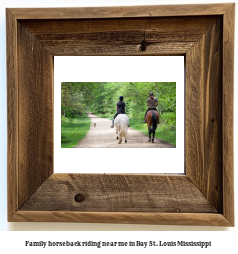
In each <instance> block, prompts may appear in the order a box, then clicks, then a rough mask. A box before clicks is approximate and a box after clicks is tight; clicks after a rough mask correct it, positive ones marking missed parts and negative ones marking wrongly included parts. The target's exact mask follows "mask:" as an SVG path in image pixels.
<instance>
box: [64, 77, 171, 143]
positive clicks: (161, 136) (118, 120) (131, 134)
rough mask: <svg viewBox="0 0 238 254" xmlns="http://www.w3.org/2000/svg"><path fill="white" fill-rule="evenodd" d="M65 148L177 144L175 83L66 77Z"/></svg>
mask: <svg viewBox="0 0 238 254" xmlns="http://www.w3.org/2000/svg"><path fill="white" fill-rule="evenodd" d="M61 147H62V148H175V147H176V82H62V83H61Z"/></svg>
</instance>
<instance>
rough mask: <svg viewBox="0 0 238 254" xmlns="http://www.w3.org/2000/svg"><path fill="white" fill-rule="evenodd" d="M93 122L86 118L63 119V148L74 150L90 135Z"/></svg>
mask: <svg viewBox="0 0 238 254" xmlns="http://www.w3.org/2000/svg"><path fill="white" fill-rule="evenodd" d="M90 125H91V120H90V119H89V118H87V117H85V118H75V119H69V118H67V117H62V119H61V148H72V147H74V146H75V145H77V143H78V142H79V141H80V140H82V139H83V138H84V137H85V136H86V134H87V133H88V131H89V129H90Z"/></svg>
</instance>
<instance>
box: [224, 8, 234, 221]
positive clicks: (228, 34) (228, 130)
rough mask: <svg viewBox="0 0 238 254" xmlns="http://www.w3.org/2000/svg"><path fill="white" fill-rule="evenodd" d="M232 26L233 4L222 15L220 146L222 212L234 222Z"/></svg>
mask: <svg viewBox="0 0 238 254" xmlns="http://www.w3.org/2000/svg"><path fill="white" fill-rule="evenodd" d="M234 26H235V4H233V5H232V7H231V8H230V9H229V10H228V11H227V12H226V14H225V15H224V17H223V88H222V116H223V117H222V128H223V135H222V147H223V157H222V162H223V179H222V180H223V203H224V206H223V214H224V216H226V218H227V219H228V220H229V221H230V222H231V223H232V224H234V220H235V219H234V161H233V152H234V148H233V146H234V144H233V138H234V135H233V124H234V122H233V114H234V105H233V104H234V97H233V96H234Z"/></svg>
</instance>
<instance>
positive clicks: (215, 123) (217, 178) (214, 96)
mask: <svg viewBox="0 0 238 254" xmlns="http://www.w3.org/2000/svg"><path fill="white" fill-rule="evenodd" d="M221 99H222V20H221V19H220V20H218V21H217V22H216V24H214V25H213V26H212V27H211V28H210V29H209V31H207V33H206V34H204V36H203V37H202V38H201V40H200V41H199V42H198V43H196V45H194V47H193V48H192V49H191V50H190V51H189V52H188V53H187V55H186V105H185V108H186V120H185V122H186V123H185V126H186V141H185V150H186V175H187V176H188V177H189V178H190V179H191V180H192V181H193V182H194V183H195V185H196V186H197V187H198V188H199V189H200V190H201V191H202V192H203V193H204V195H205V196H206V197H207V199H208V200H209V201H210V202H211V204H212V205H214V207H216V209H217V210H218V211H219V212H221V211H222V180H221V179H222V103H221Z"/></svg>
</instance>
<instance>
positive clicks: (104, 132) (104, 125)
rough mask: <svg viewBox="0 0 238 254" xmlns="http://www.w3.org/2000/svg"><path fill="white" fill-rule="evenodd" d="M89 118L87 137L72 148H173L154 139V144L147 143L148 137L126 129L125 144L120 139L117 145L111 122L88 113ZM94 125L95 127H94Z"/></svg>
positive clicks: (114, 130) (123, 140) (114, 129)
mask: <svg viewBox="0 0 238 254" xmlns="http://www.w3.org/2000/svg"><path fill="white" fill-rule="evenodd" d="M88 117H89V118H91V126H90V130H89V132H88V134H87V136H86V137H85V138H84V139H83V140H81V141H80V142H79V143H78V144H77V145H76V146H75V147H74V148H171V147H175V146H173V145H170V144H168V143H166V142H164V141H161V140H159V139H156V138H155V142H154V143H151V142H148V135H145V134H143V133H141V132H139V131H136V130H133V129H131V128H128V135H127V143H125V139H124V138H122V143H121V144H118V140H117V139H116V128H115V127H114V128H111V127H110V126H111V124H112V121H110V120H108V119H105V118H100V117H97V116H95V115H93V114H91V113H88ZM94 123H96V127H94Z"/></svg>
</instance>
